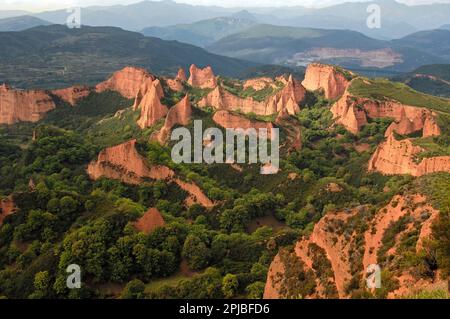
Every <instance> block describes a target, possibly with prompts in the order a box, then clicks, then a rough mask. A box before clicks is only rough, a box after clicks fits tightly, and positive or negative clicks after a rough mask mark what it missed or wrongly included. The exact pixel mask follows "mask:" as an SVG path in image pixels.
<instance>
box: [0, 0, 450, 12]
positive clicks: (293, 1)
mask: <svg viewBox="0 0 450 319" xmlns="http://www.w3.org/2000/svg"><path fill="white" fill-rule="evenodd" d="M140 1H142V0H0V10H29V11H41V10H49V9H61V8H67V7H68V6H74V5H76V6H89V5H111V4H130V3H135V2H140ZM349 1H367V0H245V1H243V0H176V2H180V3H181V2H183V3H189V4H196V5H218V6H223V7H241V6H243V4H244V3H245V6H246V7H251V6H288V5H289V6H291V5H301V6H307V7H313V6H325V5H332V4H336V3H342V2H349ZM398 2H402V3H406V4H409V5H415V4H427V3H436V2H441V3H450V0H398Z"/></svg>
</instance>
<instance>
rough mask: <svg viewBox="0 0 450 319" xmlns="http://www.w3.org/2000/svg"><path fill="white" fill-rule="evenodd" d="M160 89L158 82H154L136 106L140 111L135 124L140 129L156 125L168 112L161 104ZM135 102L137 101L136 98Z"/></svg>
mask: <svg viewBox="0 0 450 319" xmlns="http://www.w3.org/2000/svg"><path fill="white" fill-rule="evenodd" d="M160 87H161V85H160V84H159V80H156V81H154V82H153V83H152V85H151V86H150V89H149V91H148V92H147V93H146V94H145V95H144V96H143V98H142V100H141V101H140V103H139V105H138V106H137V108H138V109H140V110H141V116H140V118H139V120H138V122H137V124H138V125H139V127H140V128H142V129H145V128H147V127H150V126H152V125H154V124H156V122H158V121H159V120H160V119H162V118H163V117H164V116H166V114H167V112H169V109H168V108H167V106H165V105H163V104H162V103H161V100H160V99H161V95H160V91H159V88H160ZM136 101H138V99H137V98H136Z"/></svg>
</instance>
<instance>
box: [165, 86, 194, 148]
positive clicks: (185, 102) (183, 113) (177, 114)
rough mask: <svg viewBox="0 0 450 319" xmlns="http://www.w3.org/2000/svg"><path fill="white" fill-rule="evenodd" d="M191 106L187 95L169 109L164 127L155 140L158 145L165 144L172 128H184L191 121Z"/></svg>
mask: <svg viewBox="0 0 450 319" xmlns="http://www.w3.org/2000/svg"><path fill="white" fill-rule="evenodd" d="M191 116H192V106H191V102H190V100H189V95H188V94H186V96H185V97H184V98H183V99H182V100H181V101H180V102H178V103H177V104H176V105H175V106H173V107H172V108H170V110H169V112H168V113H167V116H166V120H165V122H164V126H163V127H162V128H161V130H160V131H159V133H158V136H157V139H158V141H159V142H160V143H165V142H166V141H167V139H168V137H169V135H170V133H171V132H172V128H174V127H175V126H176V125H181V126H186V125H188V124H189V122H190V121H191Z"/></svg>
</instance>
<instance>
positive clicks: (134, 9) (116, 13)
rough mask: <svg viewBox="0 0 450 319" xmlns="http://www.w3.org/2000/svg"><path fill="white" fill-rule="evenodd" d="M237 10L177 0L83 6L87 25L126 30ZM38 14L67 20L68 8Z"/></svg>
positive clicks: (206, 17) (53, 19)
mask: <svg viewBox="0 0 450 319" xmlns="http://www.w3.org/2000/svg"><path fill="white" fill-rule="evenodd" d="M236 11H237V10H234V9H233V10H231V9H225V8H220V7H207V6H192V5H188V4H181V3H176V2H173V1H158V2H154V1H143V2H139V3H135V4H131V5H116V6H93V7H87V8H82V9H81V21H82V24H83V25H90V26H114V27H120V28H123V29H126V30H134V31H138V30H142V29H144V28H146V27H150V26H170V25H174V24H180V23H193V22H196V21H200V20H205V19H212V18H217V17H222V16H227V15H229V14H231V13H234V12H236ZM36 16H37V17H39V18H41V19H44V20H47V21H51V22H53V23H58V24H63V23H65V22H66V19H67V17H68V13H67V12H66V10H58V11H50V12H43V13H39V14H36Z"/></svg>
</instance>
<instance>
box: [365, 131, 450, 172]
mask: <svg viewBox="0 0 450 319" xmlns="http://www.w3.org/2000/svg"><path fill="white" fill-rule="evenodd" d="M423 151H424V149H422V148H421V147H420V146H416V145H414V144H413V142H412V141H411V139H404V140H400V141H397V140H396V139H395V137H394V134H390V135H389V136H388V138H387V139H386V141H385V142H383V143H381V144H380V145H379V146H378V148H377V149H376V151H375V153H374V154H373V155H372V157H371V158H370V161H369V167H368V169H369V171H370V172H380V173H382V174H385V175H397V174H399V175H401V174H408V175H412V176H422V175H426V174H431V173H436V172H450V156H438V157H430V158H424V159H422V160H421V161H417V159H416V156H417V155H418V154H420V153H421V152H423Z"/></svg>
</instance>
